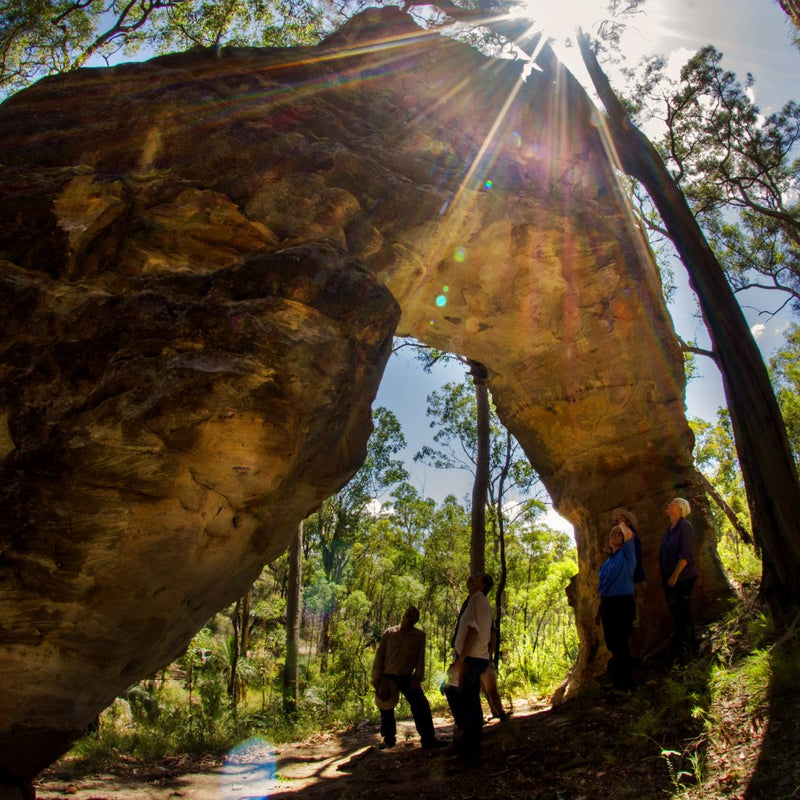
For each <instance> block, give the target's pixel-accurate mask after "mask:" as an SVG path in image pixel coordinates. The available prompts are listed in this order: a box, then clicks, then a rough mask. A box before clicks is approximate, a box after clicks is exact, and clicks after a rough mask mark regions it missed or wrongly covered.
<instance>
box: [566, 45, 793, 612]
mask: <svg viewBox="0 0 800 800" xmlns="http://www.w3.org/2000/svg"><path fill="white" fill-rule="evenodd" d="M580 48H581V54H582V55H583V59H584V63H585V65H586V68H587V70H588V72H589V74H590V76H591V78H592V81H593V83H594V86H595V89H596V91H597V93H598V95H599V96H600V98H601V101H602V103H603V105H604V107H605V109H606V120H605V125H606V128H607V130H608V133H609V136H610V137H611V140H612V141H613V144H614V148H615V150H616V152H617V154H618V156H619V159H620V166H621V168H622V169H623V170H624V171H625V172H626V173H627V174H628V175H630V176H631V177H632V178H634V179H635V180H637V181H639V182H640V183H641V184H642V186H644V187H645V189H646V190H647V192H648V194H649V195H650V198H651V199H652V201H653V203H654V205H655V207H656V209H657V210H658V213H659V215H660V217H661V219H662V221H663V225H664V230H665V232H666V233H667V234H668V235H669V238H670V240H671V241H672V243H673V244H674V246H675V249H676V252H677V253H678V255H679V257H680V259H681V261H682V262H683V264H684V266H685V267H686V270H687V272H688V274H689V281H690V284H691V285H692V288H693V290H694V292H695V294H696V295H697V298H698V301H699V303H700V308H701V311H702V314H703V319H704V321H705V324H706V327H707V329H708V332H709V336H710V338H711V341H712V346H713V350H712V353H713V358H714V360H715V362H716V363H717V365H718V367H719V369H720V373H721V375H722V380H723V386H724V390H725V396H726V400H727V405H728V409H729V411H730V414H731V422H732V426H733V431H734V436H735V440H736V448H737V452H738V455H739V463H740V465H741V468H742V474H743V476H744V480H745V487H746V489H747V497H748V504H749V507H750V518H751V520H752V522H753V532H754V534H755V535H756V537H757V539H758V541H759V543H760V545H761V550H762V564H763V576H762V583H761V596H762V597H763V598H764V599H766V600H767V601H769V602H770V604H771V605H772V606H773V608H774V609H775V610H777V611H781V610H783V609H787V608H790V607H791V606H792V605H793V604H796V603H798V602H800V537H798V535H797V522H796V517H797V508H798V507H799V506H800V483H799V482H798V476H797V470H796V469H795V465H794V460H793V459H792V454H791V450H790V448H789V442H788V438H787V435H786V429H785V426H784V423H783V419H782V417H781V414H780V410H779V408H778V404H777V401H776V399H775V394H774V392H773V390H772V386H771V384H770V381H769V376H768V374H767V369H766V366H765V364H764V362H763V360H762V358H761V354H760V352H759V350H758V347H757V346H756V343H755V340H754V339H753V336H752V333H751V331H750V328H749V326H748V324H747V321H746V320H745V318H744V314H743V313H742V310H741V308H740V306H739V305H738V303H737V302H736V298H735V296H734V294H733V291H732V289H731V287H730V284H729V283H728V280H727V277H726V275H725V272H724V270H723V269H722V267H721V265H720V263H719V261H718V260H717V257H716V256H715V254H714V252H713V250H712V249H711V247H710V246H709V243H708V241H707V240H706V238H705V236H704V234H703V231H702V228H701V227H700V225H699V224H698V222H697V220H696V219H695V216H694V214H693V213H692V209H691V207H690V205H689V203H688V201H687V199H686V196H685V195H684V194H683V192H682V190H681V187H680V185H679V183H678V182H677V181H676V180H675V178H674V176H673V175H672V174H671V172H670V171H669V169H668V168H667V166H666V164H665V162H664V160H663V159H662V157H661V156H660V154H659V153H658V151H657V150H656V148H655V147H654V146H653V144H652V142H650V141H649V140H648V139H647V138H646V137H645V136H644V134H643V133H642V132H641V131H640V130H639V129H638V128H637V127H636V126H635V125H634V124H633V122H632V120H631V118H630V116H629V114H628V112H627V110H626V108H625V106H624V105H623V104H622V102H621V101H620V99H619V97H618V96H617V95H616V93H615V92H614V90H613V89H612V87H611V84H610V82H609V80H608V78H607V76H606V75H605V73H604V72H603V70H602V68H601V67H600V64H599V62H598V60H597V56H596V54H595V52H594V50H593V49H592V47H591V45H590V42H589V40H588V38H586V37H581V38H580Z"/></svg>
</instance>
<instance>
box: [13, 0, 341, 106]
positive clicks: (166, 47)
mask: <svg viewBox="0 0 800 800" xmlns="http://www.w3.org/2000/svg"><path fill="white" fill-rule="evenodd" d="M326 11H330V7H329V6H328V5H327V4H326V3H325V0H319V2H318V1H317V0H270V1H269V2H263V0H220V2H214V3H209V2H205V0H138V2H132V1H131V0H82V1H81V2H74V0H8V2H5V3H3V4H2V5H0V97H2V96H4V95H8V94H11V93H13V92H15V91H18V90H19V89H21V88H24V87H25V86H27V85H28V84H30V83H32V82H33V81H35V80H38V79H39V78H41V77H44V76H45V75H52V74H54V73H58V72H66V71H68V70H71V69H76V68H77V67H81V66H84V65H86V64H87V62H89V61H90V59H93V58H94V59H95V60H100V61H105V62H106V63H110V62H112V61H114V62H116V61H119V60H120V59H121V58H128V59H130V58H134V57H136V56H137V55H140V54H142V53H146V54H151V55H152V54H156V53H169V52H176V51H179V50H185V49H188V48H190V47H219V46H221V45H236V46H242V45H255V46H268V45H282V46H285V45H290V44H311V43H315V42H317V41H319V40H320V38H321V36H322V34H323V31H324V29H325V27H326Z"/></svg>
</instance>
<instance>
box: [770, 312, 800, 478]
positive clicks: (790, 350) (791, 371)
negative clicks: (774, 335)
mask: <svg viewBox="0 0 800 800" xmlns="http://www.w3.org/2000/svg"><path fill="white" fill-rule="evenodd" d="M770 375H771V377H772V383H773V386H775V394H776V397H777V398H778V405H779V406H780V409H781V414H782V415H783V419H784V421H785V422H786V433H787V435H788V436H789V445H790V447H791V448H792V454H793V455H794V461H795V464H796V465H797V468H798V470H800V326H798V325H793V326H792V327H791V328H790V329H789V331H788V332H787V333H786V341H785V344H784V345H783V347H781V348H779V350H778V351H777V352H776V353H775V355H774V356H773V357H772V359H771V360H770Z"/></svg>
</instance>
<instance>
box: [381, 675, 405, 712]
mask: <svg viewBox="0 0 800 800" xmlns="http://www.w3.org/2000/svg"><path fill="white" fill-rule="evenodd" d="M399 699H400V690H399V689H398V688H397V684H396V683H395V682H394V681H393V680H390V679H389V678H381V679H380V680H379V681H378V685H377V686H376V687H375V705H376V706H378V708H379V709H381V711H391V710H392V709H393V708H394V707H395V706H396V705H397V701H398V700H399Z"/></svg>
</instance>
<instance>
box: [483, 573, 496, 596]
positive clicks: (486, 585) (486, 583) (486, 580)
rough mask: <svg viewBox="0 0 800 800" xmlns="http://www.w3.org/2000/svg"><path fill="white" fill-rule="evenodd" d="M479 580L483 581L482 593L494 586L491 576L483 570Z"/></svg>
mask: <svg viewBox="0 0 800 800" xmlns="http://www.w3.org/2000/svg"><path fill="white" fill-rule="evenodd" d="M481 580H482V581H483V593H484V594H489V592H490V591H491V590H492V586H494V580H493V579H492V576H491V575H488V574H487V573H485V572H484V573H482V574H481Z"/></svg>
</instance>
